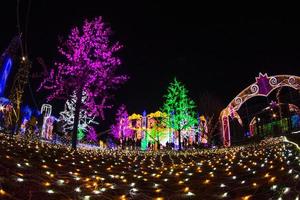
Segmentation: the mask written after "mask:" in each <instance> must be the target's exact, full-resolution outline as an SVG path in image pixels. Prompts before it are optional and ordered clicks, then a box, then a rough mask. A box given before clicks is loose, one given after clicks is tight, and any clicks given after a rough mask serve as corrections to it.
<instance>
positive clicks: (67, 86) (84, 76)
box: [38, 17, 128, 149]
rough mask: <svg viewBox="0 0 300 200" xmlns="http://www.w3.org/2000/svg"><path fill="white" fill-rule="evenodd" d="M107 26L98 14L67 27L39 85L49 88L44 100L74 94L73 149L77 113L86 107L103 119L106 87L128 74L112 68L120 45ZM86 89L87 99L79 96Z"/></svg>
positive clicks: (117, 61)
mask: <svg viewBox="0 0 300 200" xmlns="http://www.w3.org/2000/svg"><path fill="white" fill-rule="evenodd" d="M110 36H111V29H110V28H109V27H108V26H107V25H106V24H105V23H104V22H103V20H102V18H101V17H97V18H95V19H93V20H91V21H88V20H85V21H84V24H83V26H82V27H81V28H78V27H75V28H73V29H72V30H71V33H70V34H69V36H68V38H67V39H66V40H64V41H60V44H59V46H58V52H59V53H60V54H61V55H62V60H60V61H57V62H56V63H55V65H54V68H52V69H51V71H50V74H49V77H48V78H46V79H45V80H44V81H43V82H42V83H41V86H40V88H39V89H38V90H40V89H41V88H44V89H47V90H50V91H51V94H50V95H49V96H48V98H47V100H48V101H50V100H52V99H69V98H70V96H71V94H72V93H75V95H76V97H77V98H76V99H77V101H76V103H75V112H74V128H73V133H72V147H73V148H74V149H76V145H77V130H78V121H79V113H80V110H81V109H86V110H87V111H88V113H89V115H96V116H100V117H101V119H104V109H107V108H110V107H111V105H109V104H108V102H107V100H108V99H109V98H110V97H111V94H110V91H111V90H112V89H115V88H116V86H118V85H120V84H122V83H124V82H125V81H126V80H127V79H128V77H127V76H126V75H118V74H117V73H116V70H117V68H118V66H119V65H120V64H121V61H120V59H119V58H118V57H117V56H116V55H115V54H116V53H117V52H118V51H119V50H120V48H121V45H120V44H119V43H118V42H116V43H112V42H111V41H110ZM83 92H86V94H87V99H86V101H85V103H84V104H83V103H82V101H81V99H82V95H83Z"/></svg>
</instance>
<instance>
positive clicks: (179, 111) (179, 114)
mask: <svg viewBox="0 0 300 200" xmlns="http://www.w3.org/2000/svg"><path fill="white" fill-rule="evenodd" d="M164 98H165V103H164V105H163V109H162V110H163V111H164V112H166V113H168V115H169V117H168V120H167V121H166V126H167V127H169V128H172V129H173V130H175V131H177V132H178V143H179V150H181V131H182V130H186V129H188V128H190V127H192V126H194V125H195V124H196V123H197V119H196V112H195V111H194V109H195V107H196V106H195V102H194V101H193V100H191V99H190V98H189V97H188V90H187V89H186V88H185V86H184V85H183V84H182V83H181V82H179V81H177V80H176V78H174V81H173V82H171V83H170V85H169V87H168V94H167V95H165V96H164Z"/></svg>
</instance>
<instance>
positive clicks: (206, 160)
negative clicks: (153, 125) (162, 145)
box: [0, 134, 300, 200]
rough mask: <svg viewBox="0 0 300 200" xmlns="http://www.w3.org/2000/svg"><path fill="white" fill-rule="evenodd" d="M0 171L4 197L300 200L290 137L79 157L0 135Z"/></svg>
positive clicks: (82, 151)
mask: <svg viewBox="0 0 300 200" xmlns="http://www.w3.org/2000/svg"><path fill="white" fill-rule="evenodd" d="M0 166H1V169H3V170H1V171H0V199H30V198H31V199H123V200H124V199H157V200H163V199H184V198H186V199H190V198H194V199H243V200H247V199H248V200H249V199H299V190H298V189H297V188H298V186H299V173H300V172H299V169H300V167H299V166H300V165H299V146H298V145H297V144H295V143H293V142H291V141H289V140H288V139H287V138H270V139H266V140H264V141H262V142H260V143H258V144H250V145H243V146H237V147H231V148H221V149H205V150H191V151H181V152H178V151H161V152H141V151H128V150H118V151H114V150H101V149H96V148H95V149H88V148H81V147H80V148H78V149H77V151H76V153H74V150H72V149H71V148H70V147H66V146H63V145H58V144H56V145H55V144H51V143H45V142H42V141H28V140H25V139H23V138H20V137H18V136H8V135H4V134H0ZM203 191H205V192H203Z"/></svg>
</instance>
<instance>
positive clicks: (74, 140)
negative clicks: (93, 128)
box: [72, 89, 82, 150]
mask: <svg viewBox="0 0 300 200" xmlns="http://www.w3.org/2000/svg"><path fill="white" fill-rule="evenodd" d="M76 97H77V99H76V105H75V113H74V127H73V133H72V148H73V149H75V150H76V147H77V132H78V124H79V114H80V107H81V99H82V89H80V90H79V91H78V92H77V94H76Z"/></svg>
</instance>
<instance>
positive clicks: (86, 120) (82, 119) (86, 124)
mask: <svg viewBox="0 0 300 200" xmlns="http://www.w3.org/2000/svg"><path fill="white" fill-rule="evenodd" d="M86 100H87V95H86V92H83V95H82V100H81V102H82V104H85V103H86ZM76 101H77V97H76V95H75V93H73V95H72V96H71V99H70V100H67V101H66V103H65V109H64V111H63V112H60V120H63V121H64V122H65V123H64V125H63V128H64V130H65V131H66V132H71V131H72V130H73V126H74V118H75V115H74V113H75V104H76ZM95 117H96V116H95V114H93V113H90V112H89V111H88V110H87V109H84V108H81V109H80V113H79V123H78V134H79V133H80V134H79V135H78V136H79V137H78V140H81V139H83V137H84V135H85V134H86V133H87V132H88V131H89V129H91V128H92V125H97V124H99V123H98V122H96V121H95Z"/></svg>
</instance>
